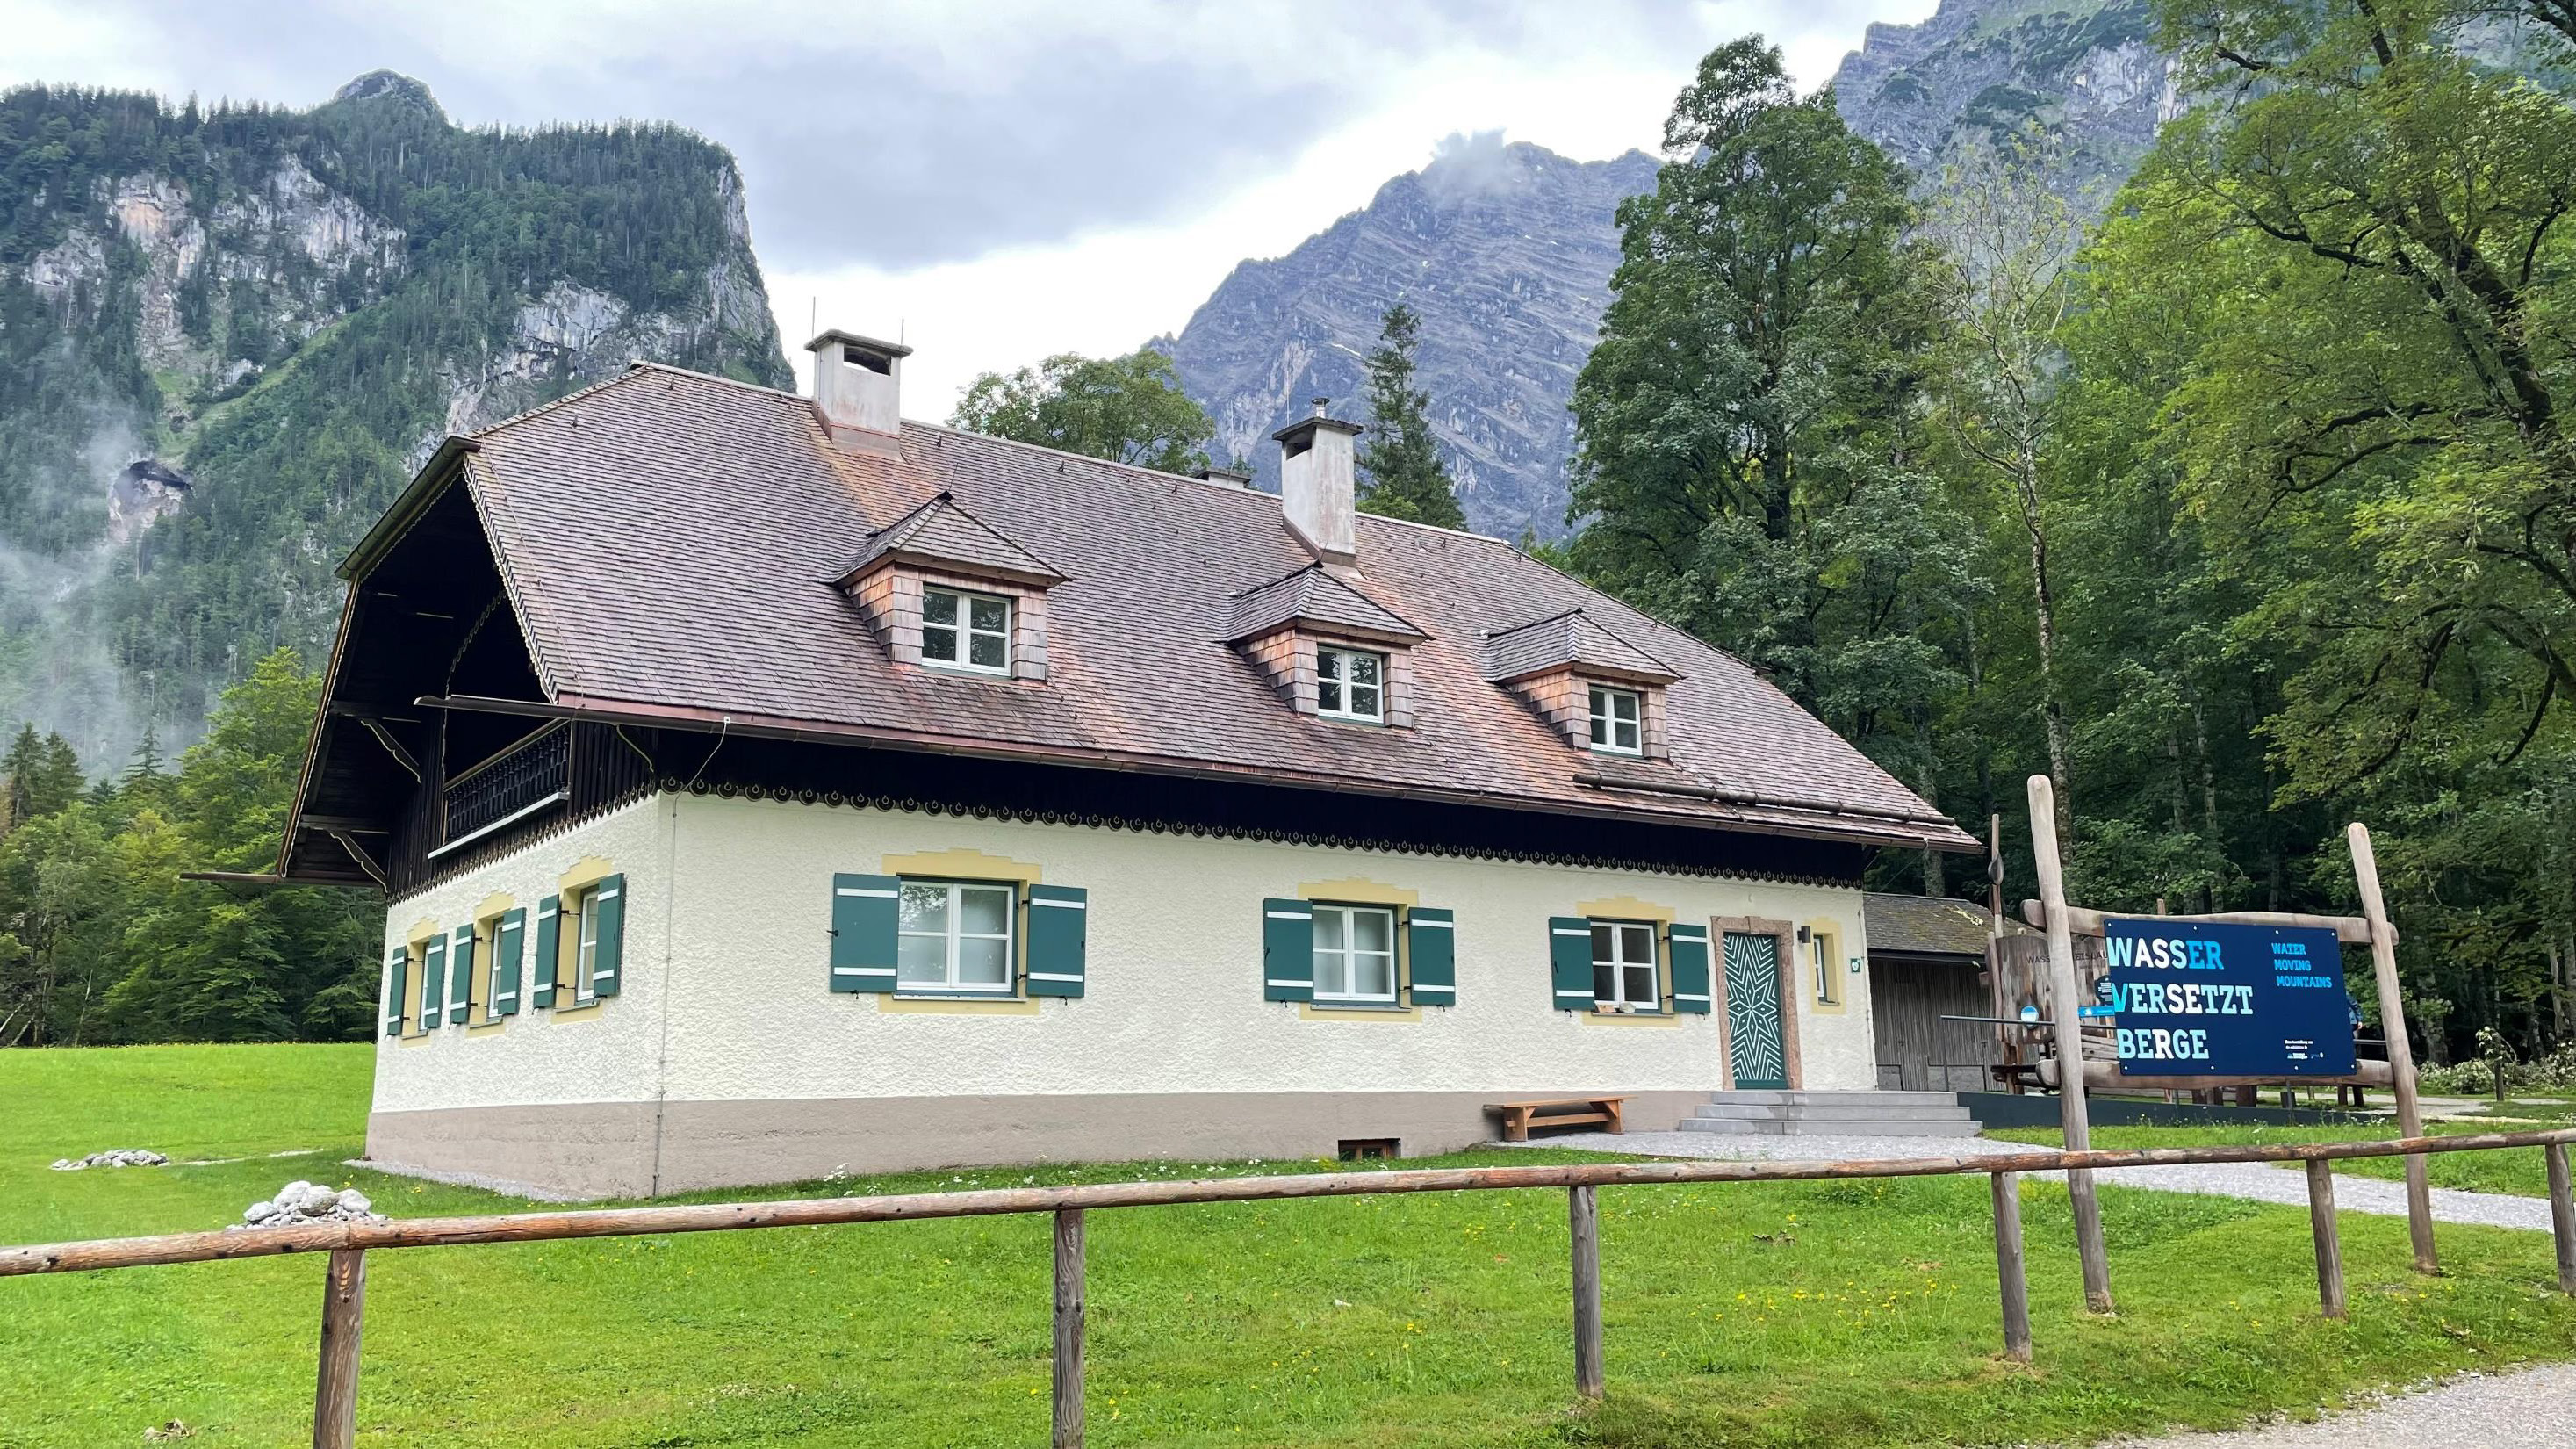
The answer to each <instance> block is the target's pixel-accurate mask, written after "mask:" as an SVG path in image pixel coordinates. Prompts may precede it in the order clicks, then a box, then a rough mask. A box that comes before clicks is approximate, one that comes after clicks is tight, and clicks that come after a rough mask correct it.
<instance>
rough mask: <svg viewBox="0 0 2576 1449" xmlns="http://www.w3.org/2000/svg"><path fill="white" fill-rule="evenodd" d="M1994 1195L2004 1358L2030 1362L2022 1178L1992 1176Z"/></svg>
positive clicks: (2006, 1174)
mask: <svg viewBox="0 0 2576 1449" xmlns="http://www.w3.org/2000/svg"><path fill="white" fill-rule="evenodd" d="M1986 1181H1987V1183H1988V1184H1989V1185H1990V1186H1992V1187H1993V1189H1994V1195H1995V1282H1996V1285H1997V1291H1998V1292H1999V1293H2000V1294H2001V1295H2002V1297H2003V1305H2004V1357H2006V1358H2008V1359H2011V1360H2012V1361H2013V1362H2015V1363H2028V1362H2030V1284H2029V1283H2028V1282H2027V1281H2025V1280H2024V1278H2023V1276H2022V1264H2021V1174H2020V1173H2018V1172H1997V1173H1990V1174H1988V1175H1987V1178H1986Z"/></svg>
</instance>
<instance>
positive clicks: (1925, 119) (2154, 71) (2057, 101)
mask: <svg viewBox="0 0 2576 1449" xmlns="http://www.w3.org/2000/svg"><path fill="white" fill-rule="evenodd" d="M2152 32H2153V21H2152V20H2151V19H2150V17H2149V16H2148V14H2147V7H2146V4H2145V0H1941V8H1940V9H1939V10H1937V11H1935V12H1934V13H1933V15H1932V18H1931V19H1929V20H1926V21H1924V22H1922V23H1921V24H1919V25H1872V26H1871V27H1869V30H1868V31H1867V33H1866V35H1865V37H1864V39H1863V40H1862V42H1861V48H1860V49H1858V50H1856V51H1853V52H1852V53H1851V54H1850V55H1848V56H1845V57H1844V58H1843V63H1842V67H1841V69H1839V70H1837V71H1835V72H1834V82H1833V84H1834V105H1835V108H1836V109H1838V110H1840V111H1841V112H1842V115H1843V120H1844V121H1845V122H1846V123H1847V124H1848V125H1850V126H1851V128H1852V129H1853V130H1855V131H1858V132H1859V133H1860V134H1862V135H1864V136H1867V137H1868V138H1870V139H1871V140H1873V141H1875V142H1877V143H1878V144H1879V145H1880V146H1881V147H1883V148H1885V149H1886V151H1887V152H1888V154H1890V155H1892V156H1894V157H1895V158H1896V159H1897V160H1899V161H1902V162H1904V163H1905V165H1906V166H1907V167H1909V168H1910V169H1912V170H1913V172H1914V174H1915V176H1916V177H1917V178H1919V179H1920V180H1921V181H1923V182H1924V183H1926V184H1932V183H1935V182H1937V180H1938V178H1939V177H1940V175H1941V171H1942V167H1943V165H1944V163H1945V162H1946V161H1948V160H1949V158H1950V157H1951V156H1952V155H1953V154H1954V153H1955V151H1956V150H1957V148H1959V147H1960V146H1962V145H1966V144H1972V143H1977V142H2009V141H2010V140H2012V139H2013V138H2016V137H2020V136H2025V135H2029V134H2031V133H2032V132H2033V131H2037V132H2038V133H2040V134H2043V135H2046V136H2048V137H2050V138H2052V141H2053V143H2054V145H2055V146H2056V147H2057V148H2058V150H2059V153H2060V156H2061V159H2062V164H2063V167H2064V172H2063V176H2064V182H2065V185H2066V186H2067V188H2068V189H2069V191H2070V192H2084V193H2086V194H2088V195H2089V196H2090V197H2091V198H2092V200H2093V204H2094V205H2095V206H2096V207H2098V206H2101V205H2104V204H2107V203H2108V201H2109V199H2110V195H2111V193H2112V192H2113V191H2114V190H2116V189H2117V188H2118V186H2119V184H2120V182H2122V181H2123V180H2126V179H2127V177H2128V175H2129V173H2130V172H2131V171H2133V170H2135V169H2136V168H2137V164H2138V162H2139V160H2140V159H2141V158H2142V157H2144V156H2145V155H2146V152H2147V148H2148V147H2149V146H2151V145H2153V144H2154V143H2155V138H2156V128H2157V127H2158V126H2160V125H2162V124H2164V122H2165V121H2166V120H2168V119H2169V118H2171V117H2172V116H2173V115H2174V114H2175V113H2176V111H2177V109H2178V105H2179V103H2178V101H2177V99H2176V97H2175V92H2174V74H2173V62H2172V59H2171V58H2170V57H2168V56H2167V55H2165V54H2164V53H2163V52H2162V51H2159V50H2157V49H2156V48H2155V46H2154V44H2153V43H2152V40H2151V35H2152Z"/></svg>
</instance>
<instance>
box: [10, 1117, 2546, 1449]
mask: <svg viewBox="0 0 2576 1449" xmlns="http://www.w3.org/2000/svg"><path fill="white" fill-rule="evenodd" d="M2570 1143H2576V1127H2571V1128H2557V1129H2553V1130H2549V1131H2542V1132H2485V1133H2477V1134H2470V1135H2462V1136H2457V1137H2405V1138H2397V1139H2393V1140H2389V1141H2381V1142H2305V1143H2280V1144H2263V1145H2249V1146H2234V1147H2154V1148H2143V1149H2133V1150H2126V1151H2106V1150H2089V1151H2083V1152H2052V1151H2047V1150H2033V1151H2029V1152H2010V1153H1998V1154H1995V1155H1992V1156H1980V1157H1902V1158H1887V1159H1875V1160H1869V1159H1864V1160H1857V1161H1845V1162H1618V1163H1602V1164H1598V1165H1582V1166H1543V1167H1471V1168H1423V1169H1415V1170H1411V1171H1392V1172H1329V1173H1309V1174H1303V1175H1299V1176H1293V1177H1236V1178H1203V1179H1199V1180H1196V1181H1191V1182H1121V1183H1093V1184H1087V1185H1083V1186H1077V1187H1024V1188H1003V1189H995V1190H990V1191H983V1192H953V1193H910V1194H901V1195H889V1196H882V1197H840V1198H802V1199H790V1200H785V1201H776V1202H747V1203H697V1204H690V1205H686V1206H678V1207H637V1208H594V1209H583V1210H576V1211H571V1212H547V1213H500V1214H494V1215H488V1216H482V1217H450V1218H406V1219H401V1220H398V1221H393V1222H383V1223H366V1222H345V1223H314V1224H309V1225H306V1226H301V1227H286V1228H245V1229H240V1230H237V1231H230V1232H213V1233H170V1234H165V1235H162V1236H159V1237H147V1238H102V1239H96V1240H93V1241H88V1242H72V1243H39V1244H33V1245H29V1246H24V1247H11V1248H0V1277H16V1276H21V1275H27V1274H35V1273H90V1272H99V1271H103V1270H106V1269H111V1268H141V1267H149V1266H153V1265H156V1264H163V1263H204V1262H214V1261H229V1260H231V1259H236V1258H261V1257H275V1256H278V1255H280V1254H285V1253H316V1252H320V1253H328V1254H329V1255H330V1267H329V1272H328V1274H327V1275H326V1277H325V1280H324V1288H323V1298H322V1339H321V1362H320V1367H319V1372H318V1373H317V1375H316V1380H315V1389H314V1400H313V1444H314V1449H349V1446H350V1445H351V1444H352V1443H354V1442H355V1439H356V1434H357V1400H358V1348H359V1340H360V1336H361V1329H362V1326H363V1323H364V1317H365V1299H366V1285H367V1263H366V1254H367V1251H368V1250H369V1249H373V1248H431V1247H450V1246H455V1245H458V1244H465V1243H526V1242H544V1241H552V1240H556V1239H563V1238H610V1237H635V1236H644V1235H658V1234H664V1233H704V1232H727V1231H736V1230H740V1229H745V1228H788V1227H815V1226H821V1225H825V1224H837V1223H880V1222H911V1221H920V1220H925V1219H931V1218H964V1217H989V1216H994V1215H997V1214H1005V1213H1048V1214H1051V1215H1052V1216H1053V1219H1054V1224H1055V1235H1054V1236H1055V1363H1054V1393H1055V1405H1054V1409H1055V1412H1054V1432H1053V1436H1052V1443H1053V1445H1054V1446H1055V1449H1079V1446H1080V1445H1081V1443H1082V1439H1083V1421H1082V1378H1083V1299H1084V1275H1085V1272H1086V1266H1085V1262H1084V1251H1083V1249H1084V1232H1083V1224H1084V1216H1083V1215H1084V1214H1085V1213H1086V1212H1088V1211H1089V1210H1091V1209H1094V1208H1130V1207H1166V1206H1176V1205H1179V1204H1183V1203H1219V1202H1266V1201H1275V1200H1277V1199H1281V1198H1303V1197H1360V1196H1368V1197H1375V1196H1378V1195H1381V1194H1385V1193H1399V1192H1483V1191H1500V1190H1509V1189H1520V1190H1527V1189H1531V1188H1563V1189H1565V1190H1566V1202H1567V1222H1568V1227H1569V1233H1570V1239H1571V1245H1572V1251H1571V1256H1572V1260H1573V1297H1574V1314H1573V1320H1574V1321H1573V1327H1574V1374H1575V1391H1576V1392H1577V1393H1578V1394H1580V1395H1581V1396H1583V1397H1585V1398H1599V1397H1601V1395H1602V1393H1603V1389H1604V1369H1603V1359H1602V1332H1601V1257H1600V1241H1601V1240H1600V1208H1599V1204H1598V1201H1597V1196H1596V1195H1597V1193H1598V1190H1599V1189H1601V1188H1604V1187H1650V1186H1658V1185H1669V1184H1675V1183H1702V1182H1805V1181H1815V1180H1818V1179H1843V1178H1863V1177H1945V1176H1957V1175H1962V1174H1968V1173H1982V1174H1984V1175H1985V1176H1986V1177H1987V1178H1988V1179H1989V1181H1990V1183H1991V1185H1992V1197H1993V1204H1994V1221H1995V1267H1996V1279H1997V1284H1998V1290H1999V1293H2000V1296H2001V1300H2002V1310H2003V1332H2004V1351H2005V1353H2006V1354H2007V1355H2008V1356H2009V1357H2011V1358H2013V1359H2016V1360H2019V1361H2022V1362H2028V1361H2029V1359H2030V1353H2031V1348H2030V1301H2029V1292H2028V1288H2027V1286H2026V1283H2025V1281H2024V1277H2023V1270H2022V1237H2021V1198H2020V1189H2019V1175H2020V1174H2022V1173H2027V1172H2055V1171H2080V1170H2085V1169H2091V1170H2102V1171H2116V1170H2118V1169H2120V1168H2124V1167H2162V1166H2181V1165H2186V1164H2192V1163H2210V1162H2298V1163H2304V1164H2306V1165H2307V1169H2308V1171H2307V1179H2308V1194H2309V1203H2308V1207H2309V1220H2310V1223H2311V1226H2312V1228H2313V1231H2314V1234H2315V1237H2316V1254H2317V1289H2318V1296H2319V1300H2320V1303H2321V1306H2322V1308H2323V1311H2324V1313H2325V1315H2326V1316H2327V1317H2333V1318H2339V1317H2342V1316H2343V1313H2344V1297H2343V1263H2342V1252H2341V1247H2340V1245H2339V1243H2338V1242H2337V1240H2336V1232H2335V1215H2334V1177H2333V1173H2332V1170H2331V1168H2330V1166H2329V1164H2331V1163H2334V1162H2338V1161H2343V1160H2346V1159H2350V1158H2361V1157H2405V1158H2408V1159H2409V1160H2410V1161H2409V1166H2410V1167H2413V1168H2417V1169H2420V1167H2421V1159H2422V1158H2423V1157H2425V1156H2427V1155H2429V1154H2432V1153H2437V1152H2486V1151H2495V1150H2498V1149H2505V1148H2535V1147H2536V1148H2539V1149H2541V1151H2542V1152H2543V1154H2544V1156H2545V1157H2546V1160H2547V1168H2548V1180H2549V1204H2550V1225H2551V1230H2552V1233H2553V1236H2554V1237H2555V1239H2556V1248H2557V1270H2558V1287H2559V1290H2560V1291H2561V1292H2565V1293H2568V1294H2576V1206H2571V1203H2570V1200H2569V1194H2570V1187H2569V1179H2568V1168H2567V1148H2568V1145H2569V1144H2570ZM2092 1276H2093V1275H2091V1274H2089V1273H2088V1274H2087V1277H2088V1280H2089V1279H2090V1278H2091V1277H2092ZM2087 1286H2088V1288H2089V1287H2091V1286H2093V1285H2092V1284H2091V1283H2090V1282H2088V1285H2087Z"/></svg>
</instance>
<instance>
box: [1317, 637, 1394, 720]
mask: <svg viewBox="0 0 2576 1449" xmlns="http://www.w3.org/2000/svg"><path fill="white" fill-rule="evenodd" d="M1326 659H1333V660H1336V661H1339V660H1346V659H1374V660H1376V661H1377V683H1375V684H1373V685H1372V684H1360V685H1354V684H1352V683H1351V682H1350V679H1349V677H1348V675H1347V673H1346V672H1343V671H1342V670H1341V666H1340V665H1339V664H1338V663H1337V664H1336V666H1335V669H1336V672H1335V673H1333V674H1330V675H1328V674H1326V673H1325V671H1324V661H1325V660H1326ZM1394 665H1395V661H1394V660H1393V659H1392V658H1391V657H1389V656H1388V655H1386V654H1383V653H1381V652H1379V651H1377V650H1375V649H1354V648H1352V647H1350V646H1349V645H1347V644H1318V645H1316V646H1315V713H1317V714H1319V715H1322V716H1323V717H1324V718H1326V719H1339V720H1350V721H1352V722H1354V723H1358V724H1384V723H1386V690H1387V685H1388V683H1389V676H1390V675H1391V674H1392V673H1393V672H1394ZM1328 686H1329V687H1331V688H1334V689H1336V690H1338V691H1339V693H1340V694H1341V697H1342V704H1341V707H1340V708H1337V709H1327V708H1325V706H1324V690H1325V689H1326V688H1327V687H1328ZM1353 689H1367V690H1373V691H1375V692H1376V694H1377V708H1376V709H1375V710H1372V711H1368V712H1365V713H1364V712H1362V711H1360V710H1356V709H1352V708H1351V707H1350V699H1351V691H1352V690H1353Z"/></svg>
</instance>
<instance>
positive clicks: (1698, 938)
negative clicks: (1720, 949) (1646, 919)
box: [1668, 926, 1709, 1015]
mask: <svg viewBox="0 0 2576 1449" xmlns="http://www.w3.org/2000/svg"><path fill="white" fill-rule="evenodd" d="M1668 954H1669V956H1670V957H1671V960H1672V963H1673V1010H1675V1011H1695V1012H1698V1013H1700V1014H1701V1015H1706V1014H1707V1013H1708V1009H1709V992H1708V927H1706V926H1675V927H1673V929H1672V940H1671V944H1670V947H1669V949H1668Z"/></svg>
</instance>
